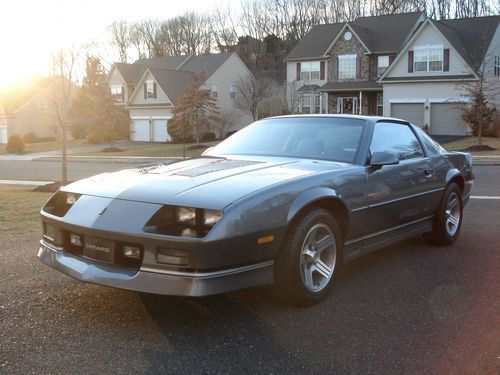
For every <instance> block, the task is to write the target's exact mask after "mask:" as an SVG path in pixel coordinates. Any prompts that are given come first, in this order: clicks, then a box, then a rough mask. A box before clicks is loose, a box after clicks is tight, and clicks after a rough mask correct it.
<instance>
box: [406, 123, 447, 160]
mask: <svg viewBox="0 0 500 375" xmlns="http://www.w3.org/2000/svg"><path fill="white" fill-rule="evenodd" d="M413 129H415V131H416V132H417V133H418V137H419V138H420V140H421V141H422V143H423V144H424V146H425V148H426V149H427V151H429V153H431V154H432V155H439V154H440V153H441V152H444V151H446V150H445V149H444V148H443V147H441V145H439V144H438V143H436V142H434V140H432V138H430V137H429V136H428V135H427V133H426V132H424V131H423V130H422V129H421V128H420V126H416V125H413Z"/></svg>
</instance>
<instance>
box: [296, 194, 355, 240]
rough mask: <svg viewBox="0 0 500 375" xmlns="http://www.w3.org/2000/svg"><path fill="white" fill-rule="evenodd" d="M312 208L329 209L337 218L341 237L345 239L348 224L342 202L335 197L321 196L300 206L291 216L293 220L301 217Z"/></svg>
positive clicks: (345, 209) (347, 217) (346, 213)
mask: <svg viewBox="0 0 500 375" xmlns="http://www.w3.org/2000/svg"><path fill="white" fill-rule="evenodd" d="M314 208H323V209H325V210H327V211H329V212H330V213H331V214H332V215H333V216H334V217H335V219H336V220H337V223H338V225H339V227H340V232H341V234H342V238H343V239H345V238H346V235H347V229H348V226H349V215H348V212H347V208H346V207H345V205H344V203H342V201H340V199H337V198H322V199H319V200H317V201H314V202H311V203H309V204H308V205H306V206H304V207H302V208H301V209H300V211H299V212H297V214H296V215H295V217H294V218H293V221H295V220H296V219H298V218H300V217H302V216H303V215H304V213H305V212H307V211H309V210H312V209H314Z"/></svg>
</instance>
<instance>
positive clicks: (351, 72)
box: [339, 55, 356, 79]
mask: <svg viewBox="0 0 500 375" xmlns="http://www.w3.org/2000/svg"><path fill="white" fill-rule="evenodd" d="M346 78H356V55H340V56H339V79H346Z"/></svg>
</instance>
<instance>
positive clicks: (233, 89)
mask: <svg viewBox="0 0 500 375" xmlns="http://www.w3.org/2000/svg"><path fill="white" fill-rule="evenodd" d="M229 96H230V97H231V99H234V98H236V86H235V85H234V83H231V85H230V86H229Z"/></svg>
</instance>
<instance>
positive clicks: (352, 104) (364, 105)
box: [320, 81, 383, 116]
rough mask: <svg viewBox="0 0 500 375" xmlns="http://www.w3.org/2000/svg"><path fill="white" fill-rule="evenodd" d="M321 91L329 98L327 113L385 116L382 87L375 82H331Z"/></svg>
mask: <svg viewBox="0 0 500 375" xmlns="http://www.w3.org/2000/svg"><path fill="white" fill-rule="evenodd" d="M320 91H321V92H323V93H325V96H327V100H326V102H327V105H326V108H325V110H326V113H344V114H357V115H378V116H382V114H383V97H382V87H381V86H380V85H379V84H378V83H376V82H374V81H366V82H359V81H357V82H336V83H331V82H329V83H327V84H326V85H324V86H323V87H321V88H320Z"/></svg>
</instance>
